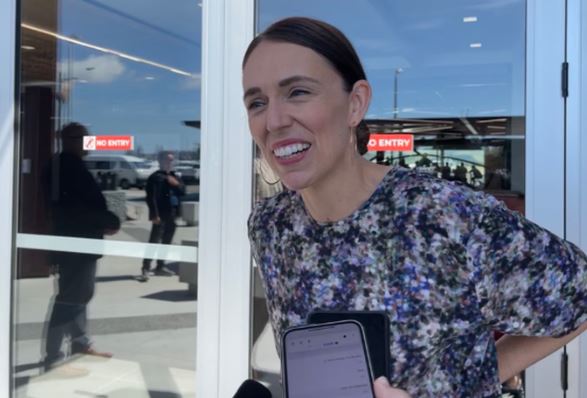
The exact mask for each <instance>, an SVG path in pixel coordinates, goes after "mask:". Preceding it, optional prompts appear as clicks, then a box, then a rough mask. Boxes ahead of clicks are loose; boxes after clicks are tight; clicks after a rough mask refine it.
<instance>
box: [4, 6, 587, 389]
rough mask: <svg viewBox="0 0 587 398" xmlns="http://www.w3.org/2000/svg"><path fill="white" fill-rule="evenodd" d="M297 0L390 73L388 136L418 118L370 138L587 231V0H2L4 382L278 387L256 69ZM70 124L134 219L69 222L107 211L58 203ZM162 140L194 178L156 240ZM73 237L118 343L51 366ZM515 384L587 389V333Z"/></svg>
mask: <svg viewBox="0 0 587 398" xmlns="http://www.w3.org/2000/svg"><path fill="white" fill-rule="evenodd" d="M288 16H309V17H313V18H317V19H322V20H324V21H326V22H329V23H331V24H333V25H335V26H337V27H338V28H339V29H341V30H342V31H343V32H344V33H345V34H346V35H347V36H348V37H349V38H350V40H351V41H352V43H353V45H354V46H355V48H356V50H357V52H358V54H359V56H360V58H361V60H362V62H363V66H364V68H365V70H366V72H367V77H368V80H369V82H370V83H371V86H372V89H373V98H372V101H371V105H370V108H369V111H368V113H367V116H366V120H365V121H366V123H367V126H368V127H369V130H370V133H371V134H372V137H375V135H378V136H379V135H383V136H385V137H394V136H395V135H397V134H402V136H407V137H409V138H408V139H409V143H410V147H409V148H385V147H375V146H373V147H370V148H369V150H368V152H367V153H366V154H365V155H364V156H365V157H366V158H367V159H369V160H371V161H373V162H377V163H381V164H387V165H397V166H402V167H409V168H419V169H422V171H424V172H429V173H431V174H434V175H436V176H437V177H439V178H445V179H449V180H458V181H461V182H463V183H465V184H468V185H469V186H470V187H471V188H472V189H476V190H481V191H485V192H487V193H489V194H492V195H495V196H496V197H497V198H499V199H500V200H502V201H504V202H505V203H506V205H507V206H508V207H509V208H510V209H512V210H515V211H518V212H520V213H522V214H524V215H525V216H526V217H528V218H529V219H531V220H533V221H534V222H536V223H538V224H539V225H541V226H543V227H545V228H547V229H549V230H550V231H552V232H554V233H556V234H557V235H559V236H561V237H564V238H565V239H567V240H569V241H571V242H573V243H575V244H577V245H578V246H579V247H581V248H582V249H583V250H587V162H586V161H585V160H584V158H585V157H586V156H587V112H586V111H585V109H587V107H586V104H587V61H586V59H587V23H585V21H587V3H586V2H585V1H581V0H565V1H563V0H473V1H472V0H451V1H448V2H437V1H434V0H409V1H408V0H378V1H371V0H361V1H359V0H356V1H340V0H321V1H308V0H299V1H296V2H290V1H286V0H176V1H173V2H166V1H162V0H143V1H140V2H137V1H132V0H125V1H112V0H4V1H2V2H1V4H0V53H1V54H2V60H3V61H2V62H1V63H0V81H2V82H3V84H2V85H1V86H0V178H1V179H2V181H3V184H2V186H0V203H2V206H1V210H0V236H2V238H3V239H2V240H0V267H1V268H2V270H3V275H4V278H2V279H1V281H2V282H1V283H2V285H1V286H0V353H2V354H3V355H2V360H1V361H0V397H30V398H41V397H42V398H45V397H54V396H55V397H57V396H59V397H76V396H81V395H91V396H100V397H168V396H169V397H171V396H173V397H199V398H202V397H206V398H208V397H210V398H212V397H222V398H223V397H231V396H232V395H233V394H234V392H235V391H236V390H237V388H238V386H239V385H240V383H241V382H242V381H243V380H245V379H247V378H250V377H252V378H255V379H257V380H260V381H261V382H263V383H264V384H265V385H266V386H267V387H268V388H269V389H270V390H271V391H272V392H273V396H274V397H278V396H281V387H280V362H279V357H278V355H277V352H276V349H275V345H274V340H273V336H272V333H271V329H270V324H269V322H268V314H267V310H266V303H265V299H264V295H263V288H262V286H261V283H260V279H259V276H258V274H257V269H256V265H255V264H254V262H253V261H252V259H251V254H250V249H249V242H248V238H247V227H246V223H247V219H248V215H249V213H250V211H251V208H252V206H253V205H254V203H256V202H257V201H259V200H261V199H263V198H265V197H268V196H271V195H274V194H275V193H277V192H279V191H280V190H281V189H282V187H281V184H280V182H279V180H278V179H277V178H276V177H275V176H274V175H273V173H272V172H271V170H270V169H268V167H267V165H266V164H264V162H263V161H262V160H261V159H260V156H259V154H258V153H257V150H256V148H255V145H254V144H253V141H252V139H251V137H250V134H249V131H248V125H247V115H246V110H245V107H244V105H243V101H242V98H243V93H242V86H241V75H242V69H241V68H242V57H243V54H244V51H245V49H246V47H247V45H248V43H249V42H250V40H251V39H252V38H253V37H254V36H255V35H256V34H257V33H259V32H261V31H262V30H263V29H265V28H266V27H267V26H269V25H270V24H271V23H272V22H274V21H276V20H279V19H281V18H285V17H288ZM72 123H73V124H75V125H80V126H83V129H84V131H85V132H86V133H85V136H86V137H93V138H94V139H97V140H101V141H97V142H98V144H99V145H98V146H96V141H95V142H90V141H88V140H87V139H84V140H83V142H82V140H80V142H79V146H80V148H79V150H80V156H82V157H83V159H82V160H83V162H80V163H79V164H78V166H76V167H79V170H77V169H76V170H68V171H66V172H65V174H63V175H65V176H66V177H62V178H70V176H71V178H72V179H75V178H77V177H75V176H76V175H77V174H79V173H78V172H80V173H83V171H82V170H86V171H87V172H89V173H90V175H91V178H92V180H91V181H92V182H88V181H86V183H87V184H88V185H87V187H89V188H87V189H86V190H85V192H84V189H80V191H82V192H81V193H80V195H82V196H83V195H84V194H87V193H88V190H95V191H96V192H98V193H96V195H98V197H100V198H103V200H104V203H105V204H106V206H107V210H108V213H107V214H112V215H115V216H116V218H117V219H118V220H119V221H120V227H119V228H115V229H113V230H112V231H110V232H111V233H110V234H107V235H106V236H105V237H104V239H100V238H99V237H95V236H90V235H87V236H86V235H83V234H82V235H77V236H71V235H67V234H63V233H60V232H59V228H57V227H56V223H61V224H67V225H73V226H75V225H76V224H77V225H78V226H80V228H82V229H83V227H84V224H87V223H90V222H97V223H100V222H102V221H103V222H104V223H105V224H107V220H105V219H104V220H102V221H100V220H96V219H95V217H94V219H91V217H88V212H89V211H90V210H86V208H85V207H84V206H83V205H81V207H80V209H79V212H78V213H76V214H78V216H67V217H66V218H67V219H65V220H64V219H63V217H65V216H62V219H57V221H56V215H55V214H56V213H55V210H54V209H52V205H51V203H52V198H54V195H55V190H54V188H52V186H53V185H52V183H51V181H54V179H55V175H56V173H57V174H59V173H61V172H64V171H63V170H61V171H59V170H58V169H57V171H56V164H57V163H59V162H58V161H56V159H58V157H59V154H61V153H63V152H64V151H65V150H66V149H67V146H68V145H69V144H68V141H67V140H68V139H70V138H71V137H69V136H66V133H64V131H66V130H65V129H64V127H67V126H71V125H72ZM68 134H69V133H68ZM81 135H84V134H81ZM81 135H80V138H81ZM108 137H109V138H110V141H109V138H108ZM108 142H112V143H113V144H112V145H113V146H110V147H109V146H108ZM406 142H408V141H406ZM100 143H103V146H101V145H102V144H100ZM121 143H124V147H117V146H116V145H119V144H121ZM161 153H165V154H167V155H168V156H169V157H168V158H167V159H168V160H170V166H169V167H170V170H171V171H173V173H174V176H175V177H174V178H176V179H177V180H178V182H180V183H181V185H182V187H183V191H182V192H181V195H180V194H179V193H178V194H177V195H178V199H177V203H175V204H174V205H173V206H175V207H174V208H175V209H176V212H175V213H173V219H174V222H175V226H174V228H173V231H171V230H168V231H167V235H166V236H167V238H165V237H163V238H162V239H159V240H157V239H154V238H153V234H154V232H153V230H154V225H153V223H152V222H151V218H152V217H151V215H150V211H152V209H151V208H150V203H149V202H148V200H147V192H148V191H149V189H150V188H149V182H148V179H149V176H151V175H153V173H155V172H157V170H159V168H160V167H161V166H160V165H161V161H162V158H161ZM59 175H62V174H59ZM76 184H77V183H76ZM73 185H75V184H73ZM83 197H85V196H83ZM84 200H85V199H84ZM88 200H89V199H88ZM82 202H83V201H82ZM105 214H106V213H105ZM104 217H106V218H107V216H104ZM164 235H165V234H164ZM59 253H61V254H62V253H66V256H69V257H68V258H72V257H75V256H79V258H93V259H94V260H93V261H95V262H96V263H97V268H96V269H97V271H96V275H95V276H92V277H91V278H92V281H93V282H94V284H95V291H94V293H93V296H92V298H91V300H90V301H89V303H88V304H87V308H85V309H84V311H85V310H87V320H88V322H87V330H88V332H89V334H90V335H91V338H92V342H93V343H92V344H93V345H92V347H96V350H100V351H102V350H103V351H107V352H111V353H112V354H113V355H112V357H111V358H110V357H105V356H100V355H83V353H81V354H80V353H79V352H75V349H74V347H75V344H72V343H75V341H73V340H72V341H68V339H67V338H66V341H64V344H63V346H64V347H69V346H71V347H72V348H71V351H72V352H67V349H66V355H67V358H68V359H67V360H66V361H65V364H64V365H65V367H55V368H50V369H45V366H44V362H43V358H44V356H45V353H46V351H47V349H48V347H47V343H49V344H51V338H50V337H49V336H48V335H50V334H51V332H50V329H51V328H50V323H51V322H50V319H51V317H52V316H54V315H52V314H53V311H54V310H55V294H56V292H57V285H58V282H57V277H56V273H55V258H56V257H55V256H56V255H58V254H59ZM145 264H147V265H146V267H149V266H150V267H151V270H152V272H150V271H147V272H144V270H145ZM156 267H159V268H156ZM161 269H164V270H168V271H170V272H169V274H166V273H165V272H163V271H161ZM516 383H517V384H516V385H515V386H510V387H511V394H513V395H511V396H519V397H522V396H525V397H528V398H557V397H560V398H563V397H566V398H583V397H587V336H582V337H581V338H579V339H576V340H575V341H573V342H572V343H571V344H569V345H567V346H566V347H565V348H564V349H562V350H559V351H558V352H556V353H554V354H552V355H551V356H549V357H547V358H546V359H544V360H542V361H541V362H539V363H537V364H536V365H534V366H532V367H531V368H529V369H528V370H527V371H525V372H524V373H523V374H521V375H520V378H519V379H518V380H517V381H516ZM516 394H517V395H516Z"/></svg>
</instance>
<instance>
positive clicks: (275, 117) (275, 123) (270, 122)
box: [266, 101, 292, 132]
mask: <svg viewBox="0 0 587 398" xmlns="http://www.w3.org/2000/svg"><path fill="white" fill-rule="evenodd" d="M266 115H267V119H266V128H267V131H269V132H277V131H280V130H281V129H283V128H284V127H288V126H289V125H290V124H291V120H292V118H291V115H290V114H289V113H288V111H287V107H286V106H285V105H284V104H281V103H279V102H275V101H274V102H273V103H269V105H268V106H267V113H266Z"/></svg>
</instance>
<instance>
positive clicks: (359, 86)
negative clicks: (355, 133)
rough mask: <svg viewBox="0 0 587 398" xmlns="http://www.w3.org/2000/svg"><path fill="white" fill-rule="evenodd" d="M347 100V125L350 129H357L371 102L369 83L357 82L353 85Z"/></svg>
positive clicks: (365, 81) (364, 81)
mask: <svg viewBox="0 0 587 398" xmlns="http://www.w3.org/2000/svg"><path fill="white" fill-rule="evenodd" d="M349 99H350V104H349V105H350V106H349V115H348V123H349V126H351V127H357V126H358V125H359V123H361V120H363V118H364V117H365V114H366V113H367V109H369V103H370V102H371V85H370V84H369V82H367V80H357V81H356V82H355V84H353V88H352V90H351V92H350V94H349Z"/></svg>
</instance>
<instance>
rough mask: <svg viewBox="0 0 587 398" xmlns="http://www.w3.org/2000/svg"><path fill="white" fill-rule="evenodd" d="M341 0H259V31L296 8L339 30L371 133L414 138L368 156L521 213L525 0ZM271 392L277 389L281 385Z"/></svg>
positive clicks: (258, 327) (264, 371)
mask: <svg viewBox="0 0 587 398" xmlns="http://www.w3.org/2000/svg"><path fill="white" fill-rule="evenodd" d="M344 3H345V4H344V6H341V2H340V1H338V0H323V1H320V2H315V1H314V2H311V1H296V2H288V1H283V0H277V1H276V0H272V1H266V0H259V1H257V19H256V31H257V32H261V31H263V30H264V29H265V28H266V27H268V26H269V25H270V24H271V23H273V22H274V21H276V20H278V19H281V18H284V17H288V16H298V15H299V16H308V17H313V18H317V19H321V20H324V21H326V22H329V23H331V24H333V25H335V26H336V27H338V28H339V29H341V30H342V31H343V33H345V34H346V35H347V36H348V37H349V38H350V39H351V41H352V43H353V45H354V47H355V49H356V50H357V52H358V54H359V57H360V59H361V60H362V62H363V66H364V68H365V71H366V73H367V78H368V80H369V82H370V84H371V86H372V87H373V98H372V101H371V105H370V108H369V111H368V113H367V116H366V120H365V121H366V123H367V125H368V127H369V130H370V133H371V134H383V135H388V136H389V137H393V135H394V134H409V135H411V136H412V139H413V143H414V147H413V150H410V151H405V150H404V151H383V150H371V151H369V152H367V153H366V154H365V155H364V156H365V157H366V158H367V159H369V160H371V161H373V162H377V163H381V164H388V165H397V166H401V167H409V168H418V169H420V170H422V171H423V172H428V173H431V174H434V175H436V176H438V177H440V178H445V179H447V180H453V181H460V182H461V183H463V184H467V185H469V186H471V187H472V188H473V189H476V190H484V191H486V192H489V193H491V194H493V195H495V196H496V197H497V198H499V199H500V200H503V201H504V202H505V203H506V205H508V206H509V207H510V208H512V209H514V210H517V211H519V212H521V213H523V212H524V203H525V202H524V197H525V188H524V187H525V171H524V164H525V134H526V131H525V109H524V98H525V69H526V60H525V46H526V42H525V29H526V26H525V21H526V2H525V1H524V0H512V1H499V2H497V1H496V2H471V1H468V0H450V1H443V2H435V1H430V0H410V1H407V0H406V1H392V0H384V1H380V0H377V1H362V2H344ZM496 27H499V28H496ZM259 191H260V190H259V189H257V192H259ZM257 199H259V193H257ZM255 278H256V279H255V281H254V287H255V301H254V303H255V306H254V313H253V322H252V325H253V337H254V342H253V347H252V354H251V357H252V359H251V367H252V371H253V375H254V376H257V377H258V378H259V379H262V380H265V381H266V382H267V383H268V384H270V385H271V386H272V387H274V385H275V384H277V385H278V384H279V372H280V370H279V369H280V363H279V360H278V359H277V354H276V352H275V350H274V349H272V346H273V342H272V335H271V333H268V332H267V331H268V326H267V325H268V323H267V319H268V315H267V311H266V308H265V305H264V304H265V303H264V300H263V298H262V297H263V293H262V288H261V286H260V280H259V278H258V276H257V275H256V272H255ZM519 384H520V378H517V379H516V380H512V381H511V383H510V384H509V385H508V387H507V388H508V389H509V390H508V391H509V393H511V394H512V395H513V396H521V394H522V392H521V390H523V388H522V387H520V386H519ZM519 387H520V388H519ZM273 391H274V396H280V395H279V394H280V393H279V388H275V389H274V390H273ZM275 394H277V395H275Z"/></svg>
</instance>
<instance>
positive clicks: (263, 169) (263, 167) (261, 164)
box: [257, 157, 281, 185]
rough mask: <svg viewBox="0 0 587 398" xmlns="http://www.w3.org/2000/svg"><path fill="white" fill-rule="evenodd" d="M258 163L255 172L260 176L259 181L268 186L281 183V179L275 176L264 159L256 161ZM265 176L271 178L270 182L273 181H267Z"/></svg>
mask: <svg viewBox="0 0 587 398" xmlns="http://www.w3.org/2000/svg"><path fill="white" fill-rule="evenodd" d="M257 160H258V163H257V165H258V166H257V169H258V170H257V172H258V173H259V175H260V176H261V179H262V180H263V181H264V182H265V183H266V184H269V185H275V184H279V183H280V182H281V179H280V178H279V177H278V176H276V174H275V172H274V171H273V169H272V168H271V166H269V164H268V163H267V161H266V160H265V158H263V157H260V158H258V159H257ZM266 174H269V175H271V176H272V177H273V178H272V180H275V181H269V180H268V179H267V177H266V176H265V175H266Z"/></svg>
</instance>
